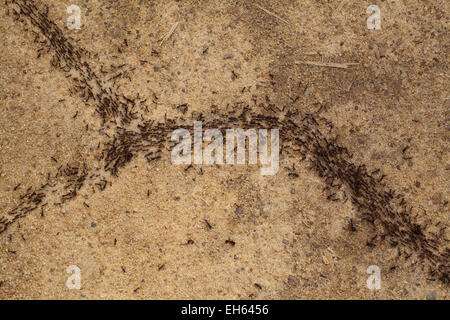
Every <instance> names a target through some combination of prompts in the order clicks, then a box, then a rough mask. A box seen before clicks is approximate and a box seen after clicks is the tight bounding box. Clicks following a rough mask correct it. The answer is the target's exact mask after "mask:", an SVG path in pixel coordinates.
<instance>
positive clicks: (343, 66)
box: [295, 61, 358, 69]
mask: <svg viewBox="0 0 450 320" xmlns="http://www.w3.org/2000/svg"><path fill="white" fill-rule="evenodd" d="M295 63H296V64H307V65H310V66H317V67H329V68H340V69H347V68H348V67H349V66H353V65H357V64H358V63H336V62H315V61H296V62H295Z"/></svg>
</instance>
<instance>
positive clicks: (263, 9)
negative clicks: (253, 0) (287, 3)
mask: <svg viewBox="0 0 450 320" xmlns="http://www.w3.org/2000/svg"><path fill="white" fill-rule="evenodd" d="M253 5H254V6H255V7H258V8H259V9H261V10H262V11H264V12H265V13H267V14H268V15H271V16H273V17H275V18H277V19H279V20H281V21H283V22H284V23H287V24H289V22H287V21H286V20H284V19H283V18H281V17H280V16H278V15H276V14H275V13H273V12H270V11H269V10H267V9H265V8H263V7H261V6H260V5H257V4H253Z"/></svg>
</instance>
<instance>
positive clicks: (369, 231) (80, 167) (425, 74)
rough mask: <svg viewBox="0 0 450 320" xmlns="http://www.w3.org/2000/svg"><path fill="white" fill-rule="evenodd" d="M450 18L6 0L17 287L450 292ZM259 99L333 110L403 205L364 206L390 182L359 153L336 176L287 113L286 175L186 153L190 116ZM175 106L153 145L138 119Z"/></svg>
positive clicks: (433, 4) (390, 9) (1, 257)
mask: <svg viewBox="0 0 450 320" xmlns="http://www.w3.org/2000/svg"><path fill="white" fill-rule="evenodd" d="M33 4H34V5H35V6H36V7H35V8H34V7H33ZM70 4H76V5H78V6H79V7H80V8H81V22H82V26H81V28H80V29H79V30H76V29H74V30H70V29H68V28H67V26H66V21H67V18H68V16H69V14H68V13H67V11H66V9H67V7H68V6H69V5H70ZM370 4H375V5H378V6H379V8H380V10H381V29H380V30H368V28H367V26H366V20H367V18H368V17H369V14H367V12H366V10H367V7H368V6H369V5H370ZM20 8H22V11H21V9H20ZM29 8H32V9H29ZM28 10H31V11H28ZM30 12H31V14H30ZM37 12H40V13H41V14H42V16H41V15H38V14H36V13H37ZM46 12H47V14H45V13H46ZM448 15H449V4H448V1H444V0H442V1H441V0H437V1H400V0H398V1H378V0H374V1H372V2H370V3H369V2H366V1H349V0H344V1H255V2H253V1H228V0H226V1H184V0H183V1H137V0H136V1H134V0H128V1H99V0H94V1H93V0H86V1H73V2H70V3H69V2H66V1H47V0H46V1H44V0H39V1H19V0H17V1H16V0H14V1H2V3H1V5H0V17H1V22H0V30H1V32H0V41H1V44H2V45H1V47H0V61H1V63H0V83H1V88H0V101H1V103H0V298H2V299H24V298H32V299H44V298H51V299H89V298H102V299H103V298H112V299H126V298H133V299H176V298H183V299H315V298H319V299H360V298H364V299H448V298H449V291H448V288H449V287H448V270H449V269H448V268H449V244H448V243H449V242H448V241H449V229H448V224H449V211H448V196H449V194H448V190H449V181H450V179H449V178H450V177H449V170H450V163H449V156H448V147H449V144H448V142H449V129H450V127H449V126H450V124H449V122H448V119H449V116H450V115H449V96H448V89H449V82H448V50H449V47H448V46H449V41H448V40H449V36H448ZM30 17H32V18H30ZM33 17H34V18H33ZM33 19H34V20H33ZM33 21H34V23H33ZM36 21H37V22H39V23H41V26H39V25H38V24H39V23H38V24H36ZM43 22H46V23H47V22H52V23H54V25H52V26H48V25H47V24H46V23H44V24H43ZM173 27H175V29H173ZM45 30H52V31H51V32H50V31H45ZM55 30H60V31H61V34H59V35H57V36H54V32H55ZM171 30H172V31H173V32H170V31H171ZM55 39H56V40H58V39H59V40H58V41H56V40H55ZM68 44H70V45H71V46H72V47H73V50H72V49H70V50H69V49H67V47H68ZM75 51H76V53H74V52H75ZM308 61H313V62H319V63H328V62H334V63H340V64H343V63H354V65H350V66H348V68H334V67H327V66H314V65H310V64H305V63H304V62H308ZM341 66H342V65H341ZM94 74H95V77H94V76H93V75H94ZM91 88H92V90H91ZM89 90H91V93H93V95H92V96H91V97H90V91H89ZM102 90H104V91H102ZM105 97H107V98H105ZM105 99H107V100H105ZM105 101H110V102H111V101H113V102H111V103H110V104H109V103H108V102H105ZM114 101H115V102H117V105H119V109H118V110H121V111H119V112H116V113H115V112H114V110H113V107H111V108H110V109H108V106H112V105H114V103H115V102H114ZM131 101H132V102H131ZM124 106H128V107H130V108H131V107H132V108H133V109H132V111H131V110H128V111H123V110H124ZM243 106H244V107H247V109H248V110H250V111H249V113H250V114H251V116H254V115H262V116H264V117H276V118H277V119H279V121H280V123H282V124H283V125H284V124H286V126H287V123H288V120H289V119H291V118H292V119H293V118H296V119H298V118H299V117H300V118H301V117H303V116H305V115H314V119H317V122H320V123H318V124H317V130H320V132H322V133H323V136H324V137H325V138H326V141H329V142H331V141H332V144H333V145H339V146H342V147H345V148H347V150H348V154H349V155H348V156H345V159H347V160H348V161H349V162H351V163H352V164H354V165H355V166H356V167H359V166H364V168H365V170H367V172H370V173H371V174H370V177H371V176H372V175H373V176H374V177H375V176H376V180H374V181H375V182H376V183H375V182H374V185H375V186H374V187H373V188H374V190H376V192H377V194H381V193H382V192H384V190H386V193H389V195H392V198H393V200H392V203H389V204H387V203H384V202H383V203H382V204H379V205H377V207H376V208H375V209H373V210H372V209H370V208H368V207H367V205H366V207H364V204H363V205H359V204H358V203H356V202H355V200H352V196H353V198H358V197H360V198H361V199H362V201H363V202H364V201H365V202H368V203H372V202H373V203H375V200H377V199H379V198H377V197H378V195H377V196H373V197H372V196H371V194H372V193H371V192H366V191H363V192H362V194H360V193H359V192H358V190H356V191H355V185H354V184H352V183H351V182H349V181H351V178H348V177H347V176H351V175H350V173H349V172H353V171H351V169H348V168H347V169H343V173H342V174H341V175H342V176H343V177H338V176H336V177H335V178H333V179H332V180H333V181H331V182H330V178H329V177H327V176H326V174H328V173H329V172H330V170H331V169H326V170H325V169H320V165H319V163H322V162H320V161H319V160H317V159H318V157H319V156H318V153H317V152H316V151H315V149H314V147H313V146H312V144H313V143H312V144H311V145H307V147H305V149H302V150H301V151H296V149H295V147H292V144H294V142H295V139H294V138H295V136H296V135H295V134H291V133H289V132H288V131H289V130H284V131H283V130H282V131H283V132H282V135H281V137H280V144H282V145H283V147H284V149H283V151H282V152H281V156H280V170H279V171H278V173H277V174H276V175H273V176H261V175H260V172H259V169H258V167H257V166H251V165H235V166H230V165H223V166H211V165H194V166H193V167H188V166H187V165H184V166H177V165H174V164H172V163H171V161H170V146H168V144H167V142H168V141H169V137H170V135H169V136H167V133H170V132H171V131H172V129H174V128H176V127H179V126H182V125H186V126H192V124H193V121H194V120H199V119H200V118H201V117H202V115H204V114H209V116H208V115H206V116H203V117H204V118H205V121H209V120H208V119H213V118H214V116H213V115H211V114H210V113H211V111H212V110H213V111H214V113H216V112H217V114H221V115H224V118H223V119H225V120H221V122H220V124H221V125H223V126H224V127H227V126H228V125H229V127H236V126H237V124H236V122H234V121H233V119H232V117H233V114H234V112H237V113H239V112H242V110H241V109H242V107H243ZM244 109H245V108H244ZM239 110H240V111H239ZM127 112H129V113H127ZM128 117H130V118H131V119H132V120H129V119H128ZM170 119H172V120H170ZM319 119H320V121H319ZM211 121H212V120H211ZM277 121H278V120H277ZM315 121H316V120H314V122H315ZM156 123H159V127H158V128H159V129H158V130H157V132H156V133H153V132H152V133H151V134H150V136H151V137H156V138H154V139H155V140H154V141H153V140H151V139H149V140H146V139H145V138H146V137H147V136H145V135H140V136H139V137H138V138H135V137H134V135H133V134H132V132H138V131H139V130H141V131H142V130H143V129H142V125H143V124H145V125H146V126H147V127H146V128H147V129H145V130H147V131H148V130H150V128H153V127H155V126H156ZM211 123H212V125H211V127H214V126H213V124H215V123H217V122H211ZM309 123H310V124H309V125H310V126H311V127H313V128H316V125H315V124H314V123H313V122H312V121H311V122H309ZM140 126H141V127H140ZM165 130H166V131H167V132H166V131H165ZM147 131H146V132H147ZM163 133H164V134H166V135H165V136H164V135H163ZM153 134H154V135H153ZM150 140H151V141H150ZM131 141H132V142H131ZM308 143H309V142H307V144H308ZM142 144H144V145H145V146H142ZM130 145H133V147H129V146H130ZM155 145H158V147H157V150H153V152H155V154H157V155H159V156H160V157H161V158H157V159H152V156H151V155H150V156H148V152H150V151H149V150H150V149H146V148H147V147H148V148H153V147H154V146H155ZM121 148H122V149H121ZM133 148H134V149H133ZM118 149H120V152H116V151H117V150H118ZM144 149H145V151H143V150H144ZM108 152H109V153H108ZM339 157H341V156H339ZM342 157H344V156H343V155H342ZM333 159H334V158H332V159H331V160H333ZM336 159H337V158H336ZM339 159H341V158H339ZM331 160H330V163H325V166H326V167H327V168H328V167H331V166H333V164H332V162H333V161H331ZM347 160H346V161H347ZM114 163H116V165H115V166H114ZM339 163H341V162H339ZM339 165H340V164H337V165H335V167H337V168H339ZM361 168H362V167H361ZM352 170H353V169H352ZM331 171H332V170H331ZM358 172H359V171H358ZM363 176H364V175H363ZM365 176H366V177H369V175H365ZM364 179H365V178H364ZM367 179H369V178H367ZM330 184H332V185H333V188H334V186H335V185H337V184H341V185H342V188H341V189H340V190H339V192H333V191H332V190H331V191H330ZM327 187H328V188H327ZM333 188H331V189H333ZM356 188H359V187H356ZM73 190H75V192H73ZM358 199H359V198H358ZM357 201H359V202H361V201H360V200H357ZM365 209H367V210H365ZM391 211H392V212H394V213H395V217H394V218H392V222H387V221H388V217H387V216H385V215H390V214H386V212H388V213H389V212H391ZM399 216H407V217H408V219H409V218H410V219H411V221H413V222H405V224H406V226H405V230H406V231H404V232H403V233H402V232H397V233H396V232H395V230H394V231H392V230H390V229H389V226H397V225H399V224H400V220H399V219H400V218H396V217H399ZM389 221H391V220H389ZM405 221H406V220H405ZM408 221H409V220H408ZM414 226H420V230H418V229H417V227H414ZM402 227H403V225H402ZM402 227H401V228H402ZM394 229H395V228H394ZM402 230H403V229H402ZM407 233H408V235H406V234H407ZM411 234H414V237H415V236H417V237H418V238H419V240H417V242H415V240H414V241H412V240H411V239H412V236H411ZM431 243H432V245H431ZM425 244H426V245H425ZM431 246H433V247H431ZM427 248H428V249H429V250H431V251H427V250H428V249H427ZM71 265H75V266H78V267H79V268H80V270H81V289H80V290H75V289H72V290H70V289H68V288H67V286H66V281H67V279H68V277H69V276H70V275H69V274H67V273H66V269H67V267H69V266H71ZM370 265H377V266H379V268H380V270H381V281H382V282H381V289H379V290H370V289H369V288H368V287H367V285H366V280H367V278H368V277H369V274H367V273H366V270H367V268H368V267H369V266H370ZM433 270H434V271H433ZM436 270H437V271H436Z"/></svg>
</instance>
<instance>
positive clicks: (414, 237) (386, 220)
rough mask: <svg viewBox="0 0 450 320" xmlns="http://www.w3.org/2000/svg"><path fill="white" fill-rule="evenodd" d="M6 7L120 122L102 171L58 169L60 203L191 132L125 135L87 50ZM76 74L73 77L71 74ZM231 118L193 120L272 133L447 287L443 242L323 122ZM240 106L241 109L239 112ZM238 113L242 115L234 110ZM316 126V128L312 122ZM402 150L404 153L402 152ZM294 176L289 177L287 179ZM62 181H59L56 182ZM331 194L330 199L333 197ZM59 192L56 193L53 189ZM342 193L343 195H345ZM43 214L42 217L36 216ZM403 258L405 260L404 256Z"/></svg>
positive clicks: (123, 117) (40, 198)
mask: <svg viewBox="0 0 450 320" xmlns="http://www.w3.org/2000/svg"><path fill="white" fill-rule="evenodd" d="M10 2H11V3H13V4H15V5H17V6H18V7H19V12H17V11H15V14H16V16H20V15H22V16H25V17H27V18H28V19H29V20H30V22H31V23H32V24H33V25H34V26H35V27H37V28H38V29H39V31H40V33H41V35H43V36H44V37H45V38H46V39H47V41H48V42H49V46H50V48H49V50H54V51H55V56H54V58H53V59H52V65H53V66H56V67H59V68H60V69H62V70H63V72H65V73H66V74H67V75H68V76H69V77H72V79H73V80H74V81H75V83H76V84H77V85H78V84H79V83H81V85H78V89H80V90H84V91H83V92H85V94H84V96H82V97H84V98H85V99H86V100H85V102H87V101H89V100H90V99H92V100H93V101H94V102H95V105H96V111H97V112H98V113H99V114H100V116H101V117H102V119H103V121H108V120H109V121H115V119H117V120H119V121H120V122H121V123H122V125H124V126H125V128H124V127H119V126H117V127H116V128H115V133H114V135H113V136H112V137H111V138H110V139H109V141H108V142H107V143H106V144H105V148H104V150H103V152H102V161H103V162H102V166H103V168H102V169H101V170H97V171H94V172H92V171H91V172H89V170H88V169H87V165H86V164H85V163H84V164H83V165H82V166H81V167H71V166H68V165H66V166H64V167H60V168H59V169H58V173H57V175H56V176H55V177H54V179H56V178H57V177H58V174H59V173H60V172H62V173H61V174H62V176H63V177H64V179H63V182H64V183H66V186H67V188H64V189H63V190H66V192H65V193H63V194H61V195H60V199H61V203H64V202H65V201H68V200H71V199H74V198H76V196H77V192H78V191H79V190H80V189H81V188H82V187H84V186H85V185H86V184H87V183H86V182H88V181H90V182H91V186H92V185H94V186H92V187H93V191H94V192H95V188H97V190H100V191H103V190H104V189H105V188H106V187H107V185H108V183H110V182H109V181H108V180H107V179H106V178H104V176H103V173H105V174H106V173H109V174H111V175H113V176H117V175H118V173H119V171H120V169H121V168H123V167H125V166H126V165H127V164H129V163H130V162H131V161H132V160H133V159H134V158H135V157H136V156H138V155H142V156H144V157H145V158H146V159H147V161H148V162H149V164H151V163H152V162H153V161H157V160H159V159H161V158H162V151H163V150H164V149H167V141H168V138H167V137H168V135H169V134H170V133H171V132H172V131H173V130H175V129H178V128H180V127H186V128H190V129H191V130H192V124H189V123H187V122H186V120H184V119H182V118H178V119H166V120H165V122H160V123H156V122H154V121H143V120H141V121H140V122H139V123H138V124H137V130H130V129H127V128H126V127H127V124H129V123H130V121H131V120H132V119H137V118H138V117H137V116H136V114H135V113H133V112H132V110H133V106H134V101H133V100H131V99H128V98H125V97H123V96H122V97H120V96H119V95H118V94H117V93H115V91H113V90H112V88H111V87H107V81H104V80H101V79H100V77H98V76H97V75H96V74H95V73H94V72H93V71H92V69H91V67H90V65H89V61H88V60H87V59H86V56H89V53H87V51H85V50H82V49H75V48H74V47H73V45H72V44H71V43H70V41H69V40H68V39H67V38H66V37H64V36H63V33H62V31H61V30H60V29H59V28H58V27H57V26H56V25H55V24H54V23H53V22H52V21H50V20H49V19H48V17H47V15H46V14H43V13H41V12H40V11H39V10H38V9H37V7H36V6H35V5H34V3H33V1H30V0H11V1H10ZM74 74H75V75H77V77H76V76H75V75H74ZM229 105H231V106H232V108H233V112H228V113H227V114H221V113H220V112H217V111H214V112H211V113H202V114H197V115H196V117H197V118H198V119H202V120H203V124H204V127H205V128H218V129H219V130H224V129H226V128H230V127H232V126H239V127H240V128H256V127H261V128H279V129H280V135H281V136H280V138H281V142H282V145H281V148H282V150H286V152H288V153H289V154H291V155H292V156H295V157H296V158H298V160H299V161H305V160H307V161H309V162H310V163H311V169H312V170H313V171H314V172H315V173H316V174H317V175H319V176H320V177H321V178H322V179H323V180H324V182H325V184H326V185H327V186H328V187H326V189H328V192H330V193H329V194H328V195H327V197H326V198H327V199H328V200H330V201H339V198H338V197H337V193H338V192H339V191H342V193H344V194H345V199H348V198H350V199H351V201H352V203H353V205H354V206H355V207H356V208H357V209H358V212H359V213H360V215H361V216H362V217H363V218H364V219H366V220H367V221H370V222H372V223H374V224H376V226H377V227H379V228H380V229H382V230H383V232H384V234H383V235H382V237H383V238H387V239H390V243H391V245H392V246H399V247H401V248H402V250H404V251H410V252H412V253H416V254H417V255H418V256H419V257H420V258H421V259H422V261H423V262H425V263H426V264H427V265H428V267H429V272H430V274H431V276H432V277H435V278H438V279H440V280H441V281H442V282H443V283H445V284H449V283H450V279H449V271H450V266H449V260H450V259H449V258H450V249H449V247H448V244H447V243H446V242H448V241H447V240H446V239H442V238H440V237H439V235H437V234H433V233H431V235H429V236H426V235H425V233H424V231H425V230H424V226H421V225H419V224H417V223H415V222H414V221H415V217H414V214H413V211H412V208H410V207H409V206H407V203H406V201H405V200H404V198H403V197H400V196H399V195H398V193H397V192H395V191H394V190H392V189H390V188H388V186H387V185H386V184H384V183H383V182H382V180H383V178H384V177H385V175H382V176H381V178H379V177H376V176H375V175H374V174H375V172H378V171H381V170H379V169H377V170H375V171H374V172H373V173H372V174H370V173H368V172H367V169H366V166H364V165H356V164H354V163H353V162H352V161H351V155H350V154H349V152H348V150H347V149H346V148H345V147H342V146H339V145H338V144H336V143H335V142H334V140H333V139H331V138H330V137H329V136H328V137H327V136H325V135H324V134H323V133H322V132H321V131H320V124H319V122H321V121H322V122H325V123H326V125H327V126H328V129H327V131H328V132H331V129H332V123H331V122H330V121H328V120H327V119H325V118H321V119H316V118H315V115H311V114H307V115H300V114H298V113H297V114H294V113H288V114H286V115H285V117H284V118H283V120H281V119H280V118H278V117H277V116H263V115H261V114H259V112H253V111H251V112H249V109H248V105H244V106H242V104H241V103H238V104H235V105H233V104H228V105H227V106H229ZM186 106H187V104H186V105H183V107H182V108H180V109H181V110H180V111H181V112H182V113H183V114H185V113H186V112H187V108H186ZM258 106H259V107H260V108H263V109H270V108H271V107H270V106H265V105H264V104H260V105H258ZM242 107H243V108H242ZM240 109H241V110H240ZM318 121H319V122H318ZM405 151H406V150H405ZM294 176H295V175H294ZM60 177H61V176H60ZM51 180H52V179H51V177H49V181H47V183H46V184H44V185H43V186H41V187H40V188H37V189H36V190H34V189H32V188H29V189H28V190H27V192H26V193H25V194H24V195H22V196H21V202H20V204H19V205H18V206H17V207H16V208H14V209H13V210H11V211H10V212H8V213H7V214H6V216H3V217H1V216H0V233H1V232H3V231H5V230H6V228H7V226H8V225H10V224H11V223H13V222H14V221H16V220H17V219H19V218H21V217H23V216H26V215H27V214H29V213H30V212H33V211H35V210H37V209H38V208H41V210H43V207H44V206H45V205H47V203H44V200H45V199H46V197H47V196H48V195H49V194H50V188H51V187H52V182H51ZM332 190H336V192H332ZM60 192H61V190H60ZM347 193H348V194H347ZM42 212H43V211H42ZM42 212H41V213H42ZM410 256H411V254H407V255H406V256H405V258H406V259H407V258H408V257H410Z"/></svg>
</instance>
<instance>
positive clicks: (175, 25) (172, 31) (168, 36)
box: [159, 22, 179, 44]
mask: <svg viewBox="0 0 450 320" xmlns="http://www.w3.org/2000/svg"><path fill="white" fill-rule="evenodd" d="M178 24H179V22H177V23H175V24H174V25H173V26H172V28H170V30H169V32H168V33H167V34H166V35H165V36H164V37H163V38H162V39H161V40H159V41H160V42H161V44H163V43H164V41H166V40H168V39H169V38H170V37H171V36H172V34H173V33H174V32H175V29H176V28H177V27H178Z"/></svg>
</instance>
